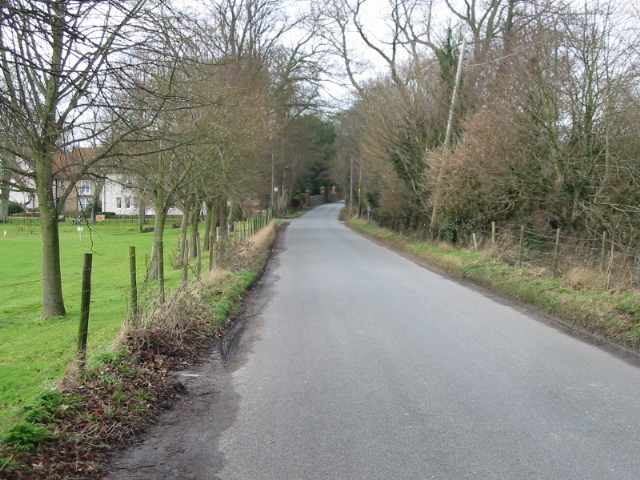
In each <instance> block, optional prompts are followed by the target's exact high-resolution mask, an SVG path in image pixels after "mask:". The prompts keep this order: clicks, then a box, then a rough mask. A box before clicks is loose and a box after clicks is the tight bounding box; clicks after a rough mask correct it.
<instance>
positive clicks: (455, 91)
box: [429, 38, 467, 232]
mask: <svg viewBox="0 0 640 480" xmlns="http://www.w3.org/2000/svg"><path fill="white" fill-rule="evenodd" d="M466 50H467V39H466V38H463V39H462V45H461V46H460V56H459V57H458V69H457V71H456V81H455V83H454V85H453V94H452V95H451V106H450V107H449V120H448V121H447V131H446V133H445V136H444V144H443V146H444V149H445V150H448V149H449V144H450V143H451V130H453V116H454V113H455V109H456V103H457V102H458V90H459V89H460V82H461V81H462V68H463V65H464V56H465V53H466ZM441 180H442V166H441V167H440V168H439V169H438V177H437V179H436V183H435V185H434V188H433V210H432V211H431V222H430V223H429V230H431V231H432V232H433V229H434V227H435V225H436V218H437V216H438V203H439V202H440V182H441Z"/></svg>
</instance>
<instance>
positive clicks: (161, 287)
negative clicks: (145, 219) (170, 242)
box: [158, 240, 164, 303]
mask: <svg viewBox="0 0 640 480" xmlns="http://www.w3.org/2000/svg"><path fill="white" fill-rule="evenodd" d="M158 290H159V292H160V303H164V241H162V240H160V241H159V242H158Z"/></svg>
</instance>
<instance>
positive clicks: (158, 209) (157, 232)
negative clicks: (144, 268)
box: [147, 187, 168, 280]
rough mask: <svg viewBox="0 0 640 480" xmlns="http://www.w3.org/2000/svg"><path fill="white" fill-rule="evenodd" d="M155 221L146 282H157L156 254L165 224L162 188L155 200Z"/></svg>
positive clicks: (165, 212) (165, 209)
mask: <svg viewBox="0 0 640 480" xmlns="http://www.w3.org/2000/svg"><path fill="white" fill-rule="evenodd" d="M154 207H155V221H154V224H153V226H154V231H153V247H152V252H151V265H150V266H149V274H148V275H147V280H157V279H158V258H157V257H158V256H157V255H156V252H157V251H158V248H159V246H160V242H162V240H163V239H164V227H165V225H166V223H167V209H168V206H167V205H166V202H165V198H164V192H163V191H162V188H161V187H159V188H158V190H157V192H156V196H155V200H154Z"/></svg>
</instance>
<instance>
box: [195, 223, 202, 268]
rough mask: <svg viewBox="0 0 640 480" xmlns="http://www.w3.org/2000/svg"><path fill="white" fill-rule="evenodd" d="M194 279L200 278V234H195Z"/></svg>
mask: <svg viewBox="0 0 640 480" xmlns="http://www.w3.org/2000/svg"><path fill="white" fill-rule="evenodd" d="M196 258H197V261H196V278H197V279H198V280H200V279H201V278H202V250H201V249H200V232H196Z"/></svg>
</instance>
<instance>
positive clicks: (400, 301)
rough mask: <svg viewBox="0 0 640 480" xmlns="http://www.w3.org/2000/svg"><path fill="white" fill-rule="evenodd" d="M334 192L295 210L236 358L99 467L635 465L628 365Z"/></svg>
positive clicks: (428, 472) (580, 470)
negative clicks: (469, 281) (355, 219)
mask: <svg viewBox="0 0 640 480" xmlns="http://www.w3.org/2000/svg"><path fill="white" fill-rule="evenodd" d="M341 207H342V204H335V205H325V206H322V207H318V208H316V209H314V210H312V211H310V212H309V213H307V214H306V215H304V216H303V217H301V218H298V219H296V220H293V221H292V222H291V225H290V226H289V227H288V229H287V230H286V233H285V234H284V235H285V236H284V239H283V243H282V248H281V251H280V252H279V253H278V254H277V256H276V258H275V261H274V264H273V265H272V266H271V268H270V270H269V272H268V273H267V276H266V278H265V280H264V282H265V286H264V288H262V290H261V291H260V293H259V295H257V298H254V299H252V304H253V307H252V308H253V309H254V312H255V316H254V317H253V318H251V319H250V320H249V321H248V323H247V327H246V331H245V333H244V337H243V341H242V343H241V345H240V347H239V351H238V354H237V358H236V360H235V362H234V365H231V366H230V367H228V368H226V369H223V368H222V367H221V366H220V365H219V362H218V363H216V362H211V363H210V364H209V365H208V366H204V367H202V368H201V369H200V370H198V371H197V373H196V374H193V375H192V376H191V377H189V378H195V379H196V380H193V381H194V382H195V383H194V385H193V388H192V387H191V386H190V390H192V391H194V392H196V393H197V392H198V391H199V390H198V389H200V391H201V390H202V389H203V388H204V389H208V390H207V392H206V393H210V394H209V395H204V394H202V395H200V396H198V395H197V394H194V395H192V396H193V398H194V400H186V401H185V402H184V404H182V405H181V406H179V407H178V408H177V409H176V410H175V411H173V412H171V413H170V415H171V418H170V419H169V420H166V421H162V422H161V424H160V425H159V426H158V428H157V429H155V430H154V431H152V434H151V436H150V439H149V440H148V441H147V442H145V443H144V444H142V445H140V446H139V447H137V448H136V449H134V450H132V451H131V452H129V453H128V454H127V455H125V458H123V459H122V460H121V462H120V463H118V464H117V465H116V468H115V470H114V474H113V476H112V477H110V478H112V479H114V480H115V479H124V478H129V479H138V478H139V479H143V478H144V479H146V478H149V479H151V478H154V479H160V478H182V479H191V478H193V479H199V480H203V479H224V480H267V479H273V480H276V479H277V480H283V479H327V480H329V479H332V480H335V479H362V480H365V479H366V480H371V479H427V478H435V479H452V480H453V479H455V480H458V479H553V480H569V479H580V480H585V479H597V480H602V479H616V480H622V479H629V480H631V479H639V478H640V414H639V412H640V370H639V369H638V368H637V367H636V366H634V365H632V364H631V363H628V362H626V361H624V360H623V359H621V358H618V357H616V356H615V355H612V354H610V353H607V352H606V351H604V350H602V349H599V348H598V347H595V346H592V345H590V344H588V343H585V342H582V341H580V340H578V339H575V338H572V337H571V336H568V335H566V334H564V333H562V332H560V331H559V330H557V329H555V328H553V327H551V326H548V325H546V324H545V323H544V322H542V321H540V320H539V319H535V318H532V317H530V316H527V315H526V314H524V313H521V312H520V311H519V310H518V309H516V308H514V307H512V306H509V305H507V304H505V303H501V302H496V301H494V300H493V299H491V298H488V297H487V296H485V295H483V294H482V293H479V292H478V291H475V290H474V289H472V288H469V287H466V286H461V285H459V284H457V283H456V282H454V281H452V280H449V279H447V278H444V277H442V276H440V275H438V274H435V273H432V272H431V271H429V270H426V269H424V268H421V267H419V266H417V265H415V264H413V263H412V262H410V261H408V260H406V259H404V258H402V257H401V256H399V255H397V254H395V253H393V252H390V251H388V250H386V249H385V248H383V247H381V246H378V245H376V244H374V243H372V242H370V241H368V240H366V239H364V238H362V237H360V236H359V235H357V234H356V233H354V232H352V231H350V230H349V229H348V228H346V227H345V226H344V225H343V224H342V223H341V222H339V221H338V220H337V215H338V212H339V210H340V208H341ZM212 372H213V373H212ZM198 382H199V383H198ZM189 402H194V403H189ZM172 475H178V476H172Z"/></svg>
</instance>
